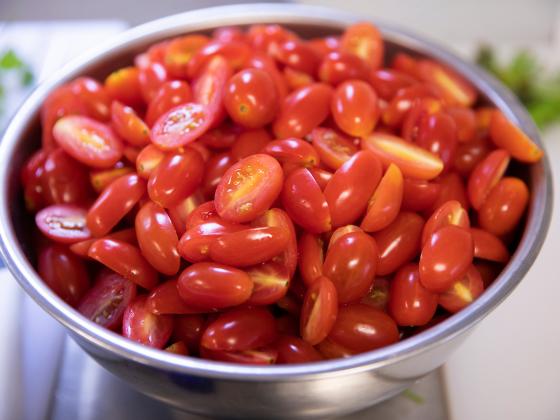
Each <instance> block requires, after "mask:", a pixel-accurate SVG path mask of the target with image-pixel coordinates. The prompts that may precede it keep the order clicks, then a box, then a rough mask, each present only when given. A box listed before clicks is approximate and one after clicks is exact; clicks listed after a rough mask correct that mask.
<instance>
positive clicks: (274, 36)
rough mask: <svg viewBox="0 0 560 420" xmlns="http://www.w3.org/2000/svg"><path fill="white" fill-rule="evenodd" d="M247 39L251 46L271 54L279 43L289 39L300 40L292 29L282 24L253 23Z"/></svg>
mask: <svg viewBox="0 0 560 420" xmlns="http://www.w3.org/2000/svg"><path fill="white" fill-rule="evenodd" d="M247 39H248V41H249V43H250V44H251V46H252V47H253V48H255V49H257V50H259V51H263V52H266V53H268V54H271V52H272V50H273V49H274V48H277V47H278V45H280V44H282V43H284V42H286V41H289V40H298V39H299V38H298V36H297V35H296V34H295V33H293V32H292V31H290V30H288V29H286V28H284V27H282V26H280V25H275V24H271V25H252V26H251V27H250V28H249V31H248V32H247Z"/></svg>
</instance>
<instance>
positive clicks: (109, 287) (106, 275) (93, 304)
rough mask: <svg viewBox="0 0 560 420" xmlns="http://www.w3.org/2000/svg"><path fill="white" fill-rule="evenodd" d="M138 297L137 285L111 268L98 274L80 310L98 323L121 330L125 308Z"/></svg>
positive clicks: (111, 328) (81, 303)
mask: <svg viewBox="0 0 560 420" xmlns="http://www.w3.org/2000/svg"><path fill="white" fill-rule="evenodd" d="M135 297H136V285H135V284H134V283H133V282H131V281H129V280H127V279H125V278H124V277H122V276H120V275H119V274H117V273H114V272H112V271H109V270H103V271H101V273H100V274H99V275H98V276H97V279H96V281H95V283H94V284H93V287H92V288H91V289H89V290H88V292H87V293H86V294H85V296H84V298H83V299H82V301H81V302H80V305H79V306H78V311H79V312H80V313H81V314H82V315H83V316H85V317H86V318H87V319H89V320H90V321H92V322H95V323H96V324H99V325H101V326H102V327H105V328H108V329H110V330H120V328H121V326H122V318H123V314H124V311H125V309H126V308H127V307H128V305H129V304H130V303H131V302H132V301H133V300H134V298H135Z"/></svg>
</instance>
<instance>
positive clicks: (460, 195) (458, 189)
mask: <svg viewBox="0 0 560 420" xmlns="http://www.w3.org/2000/svg"><path fill="white" fill-rule="evenodd" d="M436 182H437V184H439V195H438V197H437V199H436V201H435V202H434V205H433V208H432V212H434V211H435V210H436V209H437V208H439V207H441V205H443V204H444V203H446V202H447V201H450V200H456V201H458V202H459V203H461V206H462V207H463V208H464V209H465V210H468V209H469V207H470V203H469V200H468V198H467V189H466V188H465V183H464V181H463V179H462V178H461V177H460V176H459V174H457V173H455V172H450V173H448V174H445V175H442V176H441V177H439V178H438V180H437V181H436ZM430 214H431V213H430Z"/></svg>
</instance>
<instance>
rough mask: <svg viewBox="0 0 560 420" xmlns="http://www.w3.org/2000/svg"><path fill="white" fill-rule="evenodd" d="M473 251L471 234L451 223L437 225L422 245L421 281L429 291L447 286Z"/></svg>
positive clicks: (465, 266)
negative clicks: (438, 227) (435, 229)
mask: <svg viewBox="0 0 560 420" xmlns="http://www.w3.org/2000/svg"><path fill="white" fill-rule="evenodd" d="M473 252H474V244H473V240H472V235H471V233H470V232H469V231H468V230H467V229H465V228H461V227H458V226H454V225H447V226H444V227H442V228H440V229H439V230H437V231H436V232H435V233H433V234H432V235H431V237H430V238H429V239H428V240H427V242H426V243H425V244H424V245H423V247H422V253H421V255H420V263H419V267H420V281H421V282H422V285H423V286H424V287H425V288H427V289H428V290H430V291H433V292H443V291H445V290H447V289H448V288H449V287H451V285H452V284H453V282H454V281H455V280H457V279H458V278H460V277H461V276H462V275H464V274H465V272H466V271H467V269H468V268H469V266H470V265H471V264H472V261H473Z"/></svg>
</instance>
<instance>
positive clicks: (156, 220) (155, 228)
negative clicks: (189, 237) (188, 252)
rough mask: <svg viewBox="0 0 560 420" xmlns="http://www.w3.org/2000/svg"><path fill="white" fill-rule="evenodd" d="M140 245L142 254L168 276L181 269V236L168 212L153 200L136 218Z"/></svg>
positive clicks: (144, 206) (143, 207)
mask: <svg viewBox="0 0 560 420" xmlns="http://www.w3.org/2000/svg"><path fill="white" fill-rule="evenodd" d="M135 228H136V234H137V237H138V245H139V246H140V250H141V251H142V255H144V257H145V258H146V259H147V260H148V262H149V263H150V264H151V265H152V267H154V268H155V269H156V270H157V271H159V272H160V273H163V274H165V275H168V276H172V275H174V274H177V272H178V271H179V264H180V262H181V261H180V256H179V252H178V251H177V245H178V243H179V238H178V237H177V232H176V231H175V227H173V223H172V222H171V219H170V218H169V215H168V214H167V212H166V211H165V210H164V209H163V208H162V207H160V206H159V205H157V204H156V203H153V202H148V203H146V204H144V205H143V206H142V207H141V208H140V210H139V211H138V213H137V214H136V219H135Z"/></svg>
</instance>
